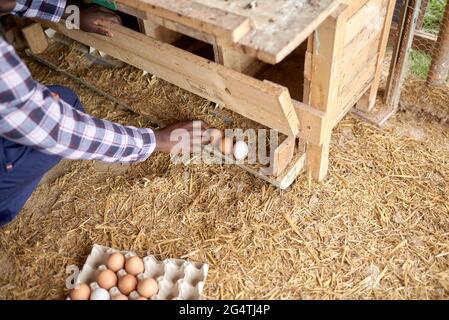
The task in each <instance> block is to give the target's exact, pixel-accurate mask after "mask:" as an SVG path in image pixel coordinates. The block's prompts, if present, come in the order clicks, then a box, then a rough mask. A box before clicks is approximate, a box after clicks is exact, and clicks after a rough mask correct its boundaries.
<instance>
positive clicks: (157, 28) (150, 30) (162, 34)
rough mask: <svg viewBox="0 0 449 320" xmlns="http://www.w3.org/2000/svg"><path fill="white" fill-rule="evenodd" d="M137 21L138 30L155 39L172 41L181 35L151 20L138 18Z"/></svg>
mask: <svg viewBox="0 0 449 320" xmlns="http://www.w3.org/2000/svg"><path fill="white" fill-rule="evenodd" d="M137 22H138V23H139V28H140V32H142V33H143V34H145V35H147V36H150V37H152V38H154V39H156V40H159V41H162V42H165V43H173V42H175V41H176V40H178V39H179V38H180V37H181V34H180V33H177V32H174V31H172V30H169V29H167V28H164V27H163V26H161V25H160V24H158V23H156V22H154V21H152V20H146V19H145V20H143V19H138V20H137Z"/></svg>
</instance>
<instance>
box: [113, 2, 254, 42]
mask: <svg viewBox="0 0 449 320" xmlns="http://www.w3.org/2000/svg"><path fill="white" fill-rule="evenodd" d="M117 3H119V4H125V5H126V6H127V7H131V8H134V9H136V10H138V11H140V12H144V13H149V14H151V15H156V16H160V17H162V18H167V19H169V20H172V21H176V22H179V23H182V24H184V25H186V26H188V27H192V28H194V29H197V30H200V31H203V32H206V33H211V34H213V35H215V36H217V37H220V38H222V39H223V40H224V41H228V42H236V41H238V40H239V39H241V38H242V37H243V36H244V35H245V34H246V33H248V32H249V31H250V30H251V29H252V21H251V20H250V19H249V18H247V17H245V16H242V15H238V14H235V13H231V12H227V11H224V10H221V9H217V8H213V7H210V6H206V5H203V4H201V3H198V2H196V1H190V0H176V1H166V0H117Z"/></svg>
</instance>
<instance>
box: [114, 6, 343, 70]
mask: <svg viewBox="0 0 449 320" xmlns="http://www.w3.org/2000/svg"><path fill="white" fill-rule="evenodd" d="M117 2H118V3H119V4H126V5H127V6H129V7H133V8H135V9H138V10H140V11H141V12H147V13H150V14H153V15H157V16H159V17H162V18H165V19H169V20H171V21H174V22H176V23H180V24H184V25H186V26H189V27H191V28H194V29H197V30H200V31H205V32H207V33H210V34H212V35H214V36H216V37H217V42H218V44H219V45H229V36H227V37H226V36H224V35H226V32H222V31H223V28H225V27H227V28H228V29H227V30H228V33H229V31H230V30H232V29H235V28H230V27H229V26H231V25H232V19H231V23H226V24H223V23H222V21H225V20H226V19H228V17H227V16H226V15H229V16H232V17H235V16H237V17H245V18H247V19H248V21H252V30H245V32H246V34H244V33H245V32H240V31H239V32H238V33H237V34H238V35H239V36H241V38H239V36H234V37H233V41H232V42H235V44H234V47H235V48H236V49H237V50H239V51H241V52H242V53H245V54H247V55H249V56H252V57H255V58H258V59H260V60H262V61H264V62H267V63H271V64H275V63H278V62H280V61H282V60H283V59H284V58H285V57H286V56H287V55H288V54H290V53H291V52H292V51H293V50H294V49H296V48H297V47H298V46H299V45H300V44H301V43H302V42H303V41H304V40H306V39H307V37H308V36H309V35H310V34H311V33H312V32H313V31H314V30H315V29H316V28H317V27H318V26H319V25H320V24H321V23H322V22H323V21H324V20H325V19H326V18H327V17H328V16H329V15H331V14H332V13H333V12H334V11H335V9H336V8H337V7H338V5H339V3H340V0H320V1H310V0H259V1H257V6H256V7H254V8H252V9H249V7H248V4H249V3H250V1H248V0H232V1H216V0H182V1H166V0H117ZM196 8H200V9H196ZM210 10H212V11H210ZM214 10H215V11H214ZM210 12H215V13H214V14H211V13H210ZM223 14H225V16H223ZM211 25H212V26H213V25H216V28H212V27H211ZM234 25H236V23H234ZM242 29H243V28H242ZM242 35H243V36H242Z"/></svg>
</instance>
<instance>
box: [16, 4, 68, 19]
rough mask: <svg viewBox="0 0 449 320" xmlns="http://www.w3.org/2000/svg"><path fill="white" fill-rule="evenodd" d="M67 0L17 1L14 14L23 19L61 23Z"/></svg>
mask: <svg viewBox="0 0 449 320" xmlns="http://www.w3.org/2000/svg"><path fill="white" fill-rule="evenodd" d="M65 7H66V0H17V1H16V7H15V8H14V10H13V13H15V14H16V15H19V16H22V17H28V18H39V19H43V20H49V21H52V22H59V20H60V19H61V17H62V15H63V14H64V10H65Z"/></svg>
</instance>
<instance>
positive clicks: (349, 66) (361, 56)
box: [339, 35, 380, 93]
mask: <svg viewBox="0 0 449 320" xmlns="http://www.w3.org/2000/svg"><path fill="white" fill-rule="evenodd" d="M379 40H380V35H378V36H377V37H376V38H374V39H372V40H371V41H370V42H368V43H366V46H365V48H363V50H361V51H360V52H359V53H358V54H357V55H356V56H355V57H352V61H345V62H344V63H342V65H341V67H340V68H341V82H340V83H341V84H340V90H339V91H340V92H341V93H343V92H345V91H347V90H348V88H350V87H352V86H354V85H357V84H358V76H359V74H361V73H362V72H364V71H365V70H367V69H369V70H370V72H371V73H373V74H374V73H375V71H376V64H377V61H378V44H379ZM344 60H346V59H344Z"/></svg>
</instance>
